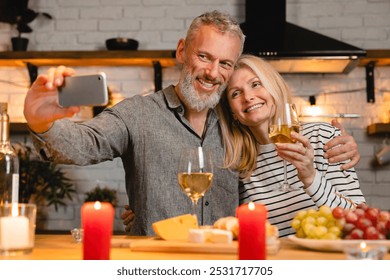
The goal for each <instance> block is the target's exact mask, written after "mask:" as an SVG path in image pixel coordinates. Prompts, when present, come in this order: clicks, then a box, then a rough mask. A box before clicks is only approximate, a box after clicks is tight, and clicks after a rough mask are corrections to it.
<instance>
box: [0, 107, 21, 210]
mask: <svg viewBox="0 0 390 280" xmlns="http://www.w3.org/2000/svg"><path fill="white" fill-rule="evenodd" d="M7 105H8V104H7V103H0V205H1V204H8V203H18V200H19V198H18V196H19V158H18V155H17V154H16V152H15V150H14V149H13V147H12V146H11V142H10V137H9V126H10V125H9V116H8V113H7Z"/></svg>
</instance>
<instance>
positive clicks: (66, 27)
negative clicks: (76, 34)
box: [56, 19, 98, 31]
mask: <svg viewBox="0 0 390 280" xmlns="http://www.w3.org/2000/svg"><path fill="white" fill-rule="evenodd" d="M97 26H98V21H97V20H93V19H83V20H81V19H79V20H58V21H57V22H56V28H57V30H58V31H90V30H97Z"/></svg>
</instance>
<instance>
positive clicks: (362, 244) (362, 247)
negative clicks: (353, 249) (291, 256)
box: [360, 241, 367, 250]
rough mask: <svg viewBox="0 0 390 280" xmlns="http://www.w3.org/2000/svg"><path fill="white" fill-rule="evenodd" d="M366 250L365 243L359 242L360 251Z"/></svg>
mask: <svg viewBox="0 0 390 280" xmlns="http://www.w3.org/2000/svg"><path fill="white" fill-rule="evenodd" d="M366 248H367V243H366V242H364V241H362V242H360V249H362V250H364V249H366Z"/></svg>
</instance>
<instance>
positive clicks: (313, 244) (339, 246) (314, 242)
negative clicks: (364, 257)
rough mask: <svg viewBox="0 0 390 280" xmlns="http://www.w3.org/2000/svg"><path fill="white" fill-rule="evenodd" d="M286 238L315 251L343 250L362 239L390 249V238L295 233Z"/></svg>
mask: <svg viewBox="0 0 390 280" xmlns="http://www.w3.org/2000/svg"><path fill="white" fill-rule="evenodd" d="M288 238H289V239H290V240H291V241H292V242H294V243H296V244H298V245H300V246H302V247H305V248H308V249H312V250H317V251H343V250H344V249H345V248H347V247H351V246H358V245H359V244H360V243H361V242H362V241H364V242H366V244H367V245H368V246H373V245H385V246H387V249H388V250H390V240H324V239H305V238H298V237H296V236H295V235H289V236H288Z"/></svg>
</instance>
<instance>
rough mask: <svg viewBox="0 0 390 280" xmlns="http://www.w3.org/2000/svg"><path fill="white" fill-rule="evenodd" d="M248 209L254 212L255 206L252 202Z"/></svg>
mask: <svg viewBox="0 0 390 280" xmlns="http://www.w3.org/2000/svg"><path fill="white" fill-rule="evenodd" d="M248 209H249V210H251V211H253V210H255V204H254V203H253V202H249V204H248Z"/></svg>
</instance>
